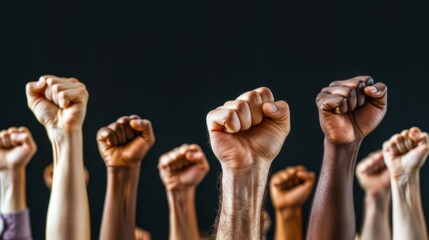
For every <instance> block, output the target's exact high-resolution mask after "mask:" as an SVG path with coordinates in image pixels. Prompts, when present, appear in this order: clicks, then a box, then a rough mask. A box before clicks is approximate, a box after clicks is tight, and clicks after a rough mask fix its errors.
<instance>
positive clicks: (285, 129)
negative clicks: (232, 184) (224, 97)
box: [207, 87, 290, 171]
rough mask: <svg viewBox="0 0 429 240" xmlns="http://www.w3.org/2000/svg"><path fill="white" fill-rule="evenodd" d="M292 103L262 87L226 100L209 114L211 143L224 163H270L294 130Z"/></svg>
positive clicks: (243, 165) (235, 167) (248, 165)
mask: <svg viewBox="0 0 429 240" xmlns="http://www.w3.org/2000/svg"><path fill="white" fill-rule="evenodd" d="M289 117H290V116H289V106H288V104H287V103H286V102H285V101H275V100H274V96H273V94H272V93H271V90H270V89H268V88H266V87H261V88H258V89H255V90H252V91H249V92H246V93H244V94H242V95H240V96H239V97H238V98H237V99H235V100H232V101H228V102H226V103H225V104H224V105H223V106H220V107H218V108H216V109H214V110H212V111H210V112H209V113H208V115H207V127H208V130H209V135H210V143H211V147H212V149H213V152H214V154H215V155H216V157H217V158H218V159H219V160H220V161H221V164H222V166H223V167H226V168H228V169H231V170H234V171H235V170H245V171H246V170H248V169H250V168H252V166H255V165H259V166H269V164H271V162H272V160H273V159H274V158H275V157H276V156H277V155H278V154H279V152H280V150H281V148H282V146H283V143H284V141H285V139H286V137H287V136H288V134H289V131H290V118H289Z"/></svg>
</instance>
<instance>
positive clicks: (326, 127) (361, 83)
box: [316, 76, 387, 144]
mask: <svg viewBox="0 0 429 240" xmlns="http://www.w3.org/2000/svg"><path fill="white" fill-rule="evenodd" d="M316 103H317V107H318V109H319V120H320V126H321V127H322V130H323V132H324V133H325V136H326V139H327V140H328V141H329V142H331V143H335V144H345V143H352V142H355V141H358V140H361V139H363V138H364V137H365V136H367V135H368V134H369V133H370V132H372V131H373V130H374V129H375V128H376V127H377V126H378V124H379V123H380V122H381V120H383V118H384V115H385V114H386V109H387V87H386V85H384V84H383V83H375V84H374V81H373V80H372V78H371V77H368V76H360V77H355V78H352V79H349V80H345V81H335V82H332V83H331V84H330V85H329V87H326V88H323V89H322V91H321V92H320V93H319V95H318V96H317V99H316Z"/></svg>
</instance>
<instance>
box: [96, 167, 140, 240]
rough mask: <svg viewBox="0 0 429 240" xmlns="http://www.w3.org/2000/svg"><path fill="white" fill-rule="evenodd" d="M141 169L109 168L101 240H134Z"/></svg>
mask: <svg viewBox="0 0 429 240" xmlns="http://www.w3.org/2000/svg"><path fill="white" fill-rule="evenodd" d="M139 177H140V168H139V167H137V168H126V167H107V192H106V199H105V202H104V211H103V219H102V223H101V230H100V239H103V240H106V239H112V240H114V239H124V240H127V239H134V229H135V225H136V224H135V221H136V220H135V219H136V216H135V212H136V201H137V188H138V180H139Z"/></svg>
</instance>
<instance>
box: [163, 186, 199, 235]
mask: <svg viewBox="0 0 429 240" xmlns="http://www.w3.org/2000/svg"><path fill="white" fill-rule="evenodd" d="M167 199H168V207H169V210H170V237H169V239H170V240H184V239H189V240H193V239H195V240H198V239H199V234H198V221H197V215H196V210H195V188H188V189H181V190H171V191H169V190H167Z"/></svg>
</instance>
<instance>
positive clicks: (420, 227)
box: [391, 173, 428, 240]
mask: <svg viewBox="0 0 429 240" xmlns="http://www.w3.org/2000/svg"><path fill="white" fill-rule="evenodd" d="M391 186H392V202H393V239H422V240H425V239H428V235H427V229H426V222H425V219H424V214H423V209H422V201H421V194H420V177H419V173H416V174H415V175H413V176H410V177H409V178H408V179H396V178H394V177H392V178H391Z"/></svg>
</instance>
